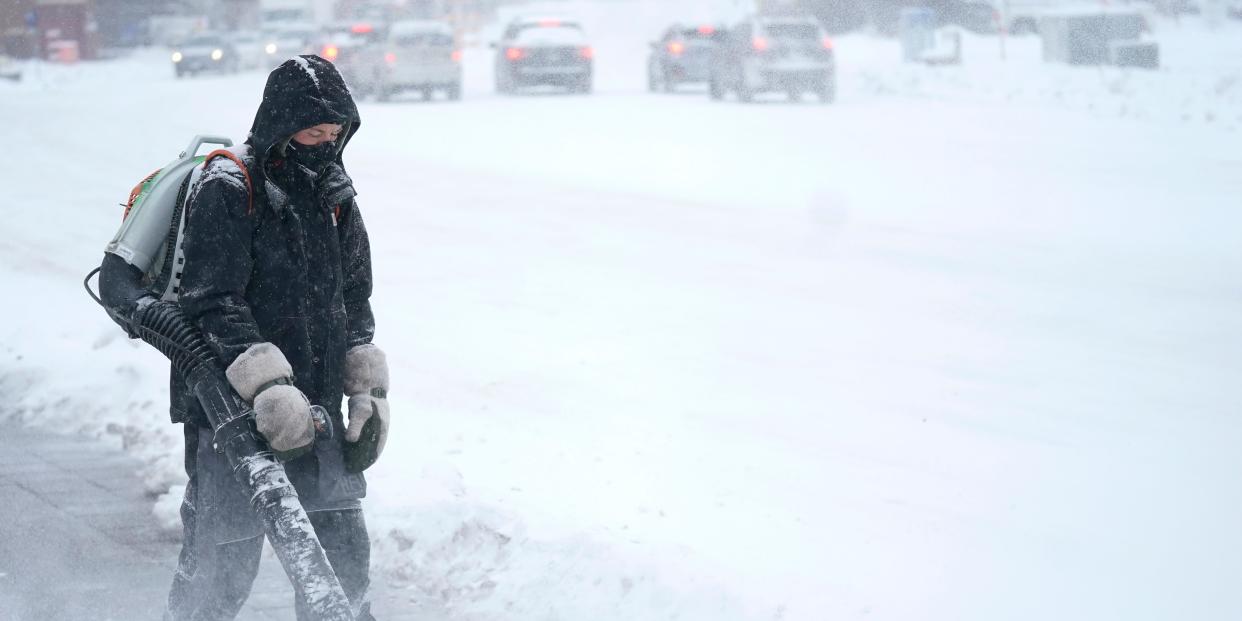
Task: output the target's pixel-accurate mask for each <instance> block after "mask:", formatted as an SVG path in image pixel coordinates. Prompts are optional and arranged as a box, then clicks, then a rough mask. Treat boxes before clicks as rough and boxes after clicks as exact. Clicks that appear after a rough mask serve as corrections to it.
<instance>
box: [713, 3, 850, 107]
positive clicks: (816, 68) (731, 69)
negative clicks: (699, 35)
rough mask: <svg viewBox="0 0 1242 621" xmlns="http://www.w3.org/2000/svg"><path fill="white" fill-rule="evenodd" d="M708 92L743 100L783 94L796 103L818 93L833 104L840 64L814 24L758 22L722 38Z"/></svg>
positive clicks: (775, 20) (794, 20)
mask: <svg viewBox="0 0 1242 621" xmlns="http://www.w3.org/2000/svg"><path fill="white" fill-rule="evenodd" d="M715 52H716V54H715V58H714V61H713V62H712V64H711V82H710V86H709V92H710V94H711V97H712V99H723V98H724V96H725V94H726V93H727V92H729V91H733V92H735V93H737V98H738V100H739V101H751V100H752V99H753V98H754V96H755V95H756V94H759V93H767V92H774V91H775V92H784V93H788V94H789V98H790V99H792V100H797V99H799V98H800V97H801V96H802V93H807V92H810V93H815V94H816V95H817V96H818V97H819V100H820V101H822V102H824V103H829V102H831V101H832V100H833V99H835V98H836V90H837V77H836V63H835V59H834V55H833V51H832V40H831V39H829V38H828V35H827V34H825V33H824V31H823V29H822V28H820V26H819V24H818V23H817V22H816V21H814V20H813V19H805V18H770V17H769V18H764V17H759V18H754V19H750V20H747V21H744V22H741V23H739V24H737V25H736V26H734V27H732V28H730V29H729V31H728V32H727V33H724V34H723V35H721V36H719V37H718V38H717V45H716V47H715Z"/></svg>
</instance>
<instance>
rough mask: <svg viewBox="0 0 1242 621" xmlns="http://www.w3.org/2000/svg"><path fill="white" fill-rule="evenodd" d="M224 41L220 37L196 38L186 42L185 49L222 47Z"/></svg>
mask: <svg viewBox="0 0 1242 621" xmlns="http://www.w3.org/2000/svg"><path fill="white" fill-rule="evenodd" d="M221 45H224V40H223V39H220V38H219V37H194V38H193V39H190V40H188V41H186V42H185V47H220V46H221Z"/></svg>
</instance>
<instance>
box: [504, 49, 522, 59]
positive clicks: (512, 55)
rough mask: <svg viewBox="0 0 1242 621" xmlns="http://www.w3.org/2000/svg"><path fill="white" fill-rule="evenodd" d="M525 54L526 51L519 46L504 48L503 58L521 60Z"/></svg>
mask: <svg viewBox="0 0 1242 621" xmlns="http://www.w3.org/2000/svg"><path fill="white" fill-rule="evenodd" d="M525 55H526V51H525V50H523V49H522V48H520V47H511V48H506V49H505V58H508V59H509V60H521V59H522V57H523V56H525Z"/></svg>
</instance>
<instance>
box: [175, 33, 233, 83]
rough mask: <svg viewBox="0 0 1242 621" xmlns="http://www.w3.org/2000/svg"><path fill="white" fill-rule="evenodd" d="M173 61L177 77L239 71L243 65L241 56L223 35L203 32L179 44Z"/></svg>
mask: <svg viewBox="0 0 1242 621" xmlns="http://www.w3.org/2000/svg"><path fill="white" fill-rule="evenodd" d="M172 62H173V70H174V71H175V72H176V73H177V77H181V76H184V75H187V74H189V75H197V74H199V73H202V72H204V71H214V72H218V73H237V70H238V69H239V68H240V67H241V56H240V55H239V54H238V53H237V50H236V49H235V48H234V47H233V44H232V42H230V41H229V40H228V39H226V38H225V37H224V36H223V35H217V34H203V35H198V36H196V37H193V38H191V39H189V40H188V41H185V42H183V43H182V44H181V45H179V46H177V48H176V49H175V50H174V51H173V54H172Z"/></svg>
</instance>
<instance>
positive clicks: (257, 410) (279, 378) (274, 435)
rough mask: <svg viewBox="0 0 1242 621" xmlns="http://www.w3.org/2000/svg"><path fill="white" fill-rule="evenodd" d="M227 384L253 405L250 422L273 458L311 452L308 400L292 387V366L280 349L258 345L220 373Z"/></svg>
mask: <svg viewBox="0 0 1242 621" xmlns="http://www.w3.org/2000/svg"><path fill="white" fill-rule="evenodd" d="M224 374H225V376H226V377H227V378H228V380H229V384H231V385H232V386H233V389H234V390H236V391H237V394H238V395H240V396H241V398H242V399H244V400H245V401H246V402H247V403H251V404H253V406H254V422H255V426H256V427H257V428H258V429H259V433H260V434H262V435H263V437H264V438H267V443H268V445H269V446H271V447H272V452H273V453H275V454H276V457H277V459H280V460H281V461H288V460H290V459H294V458H296V457H300V456H301V455H303V454H305V453H306V452H308V451H310V450H311V447H312V446H313V445H314V442H315V423H314V420H313V419H312V418H311V410H310V401H308V400H307V399H306V395H303V394H302V391H300V390H298V389H297V388H295V387H294V386H293V367H291V366H290V365H289V361H288V360H286V359H285V355H284V354H283V353H281V351H280V348H279V347H276V346H275V345H273V344H271V343H258V344H255V345H251V346H250V348H249V349H247V350H246V351H245V352H243V353H242V355H240V356H238V357H237V359H236V360H234V361H233V364H230V365H229V368H228V369H226V370H225V372H224Z"/></svg>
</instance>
